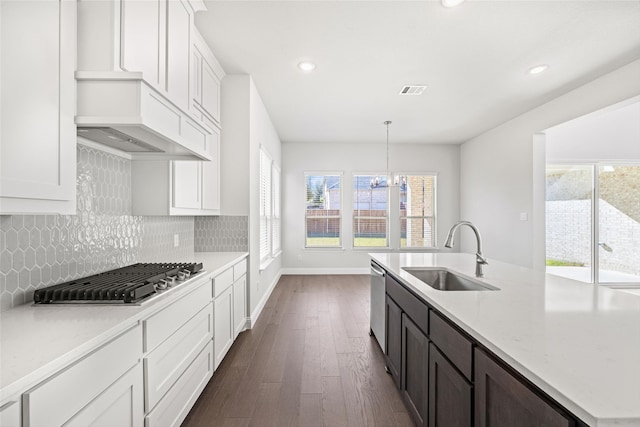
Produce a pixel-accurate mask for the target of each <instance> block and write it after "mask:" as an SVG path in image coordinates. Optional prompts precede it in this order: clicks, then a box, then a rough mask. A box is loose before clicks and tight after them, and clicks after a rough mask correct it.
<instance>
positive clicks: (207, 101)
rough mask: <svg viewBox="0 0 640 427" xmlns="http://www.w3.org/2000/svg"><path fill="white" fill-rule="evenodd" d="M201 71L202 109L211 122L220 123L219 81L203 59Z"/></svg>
mask: <svg viewBox="0 0 640 427" xmlns="http://www.w3.org/2000/svg"><path fill="white" fill-rule="evenodd" d="M201 64H202V70H201V79H202V80H201V82H202V83H201V86H202V87H201V91H202V92H201V93H202V101H201V102H202V108H204V110H205V112H206V113H208V114H209V115H210V116H211V118H212V119H213V120H215V121H216V122H217V123H220V79H218V76H217V75H216V73H215V72H214V71H213V68H212V67H211V65H209V63H208V62H207V60H206V58H203V60H202V62H201Z"/></svg>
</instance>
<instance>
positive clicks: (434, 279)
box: [402, 267, 500, 291]
mask: <svg viewBox="0 0 640 427" xmlns="http://www.w3.org/2000/svg"><path fill="white" fill-rule="evenodd" d="M402 269H403V270H404V271H406V272H407V273H409V274H411V275H412V276H414V277H415V278H417V279H418V280H421V281H423V282H424V283H426V284H427V285H429V286H431V287H432V288H433V289H437V290H439V291H499V290H500V289H498V288H496V287H494V286H491V285H487V284H486V283H481V282H476V281H475V280H471V279H468V278H466V277H462V276H459V275H457V274H455V273H451V272H450V271H447V270H437V269H433V268H423V267H403V268H402Z"/></svg>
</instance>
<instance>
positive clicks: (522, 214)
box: [520, 212, 529, 221]
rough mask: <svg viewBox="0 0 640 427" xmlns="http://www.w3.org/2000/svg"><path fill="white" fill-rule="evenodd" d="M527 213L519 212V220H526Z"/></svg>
mask: <svg viewBox="0 0 640 427" xmlns="http://www.w3.org/2000/svg"><path fill="white" fill-rule="evenodd" d="M528 220H529V215H527V213H526V212H520V221H528Z"/></svg>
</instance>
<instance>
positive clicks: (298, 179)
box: [282, 142, 460, 273]
mask: <svg viewBox="0 0 640 427" xmlns="http://www.w3.org/2000/svg"><path fill="white" fill-rule="evenodd" d="M459 153H460V149H459V146H457V145H431V144H391V148H390V155H389V157H390V160H389V162H390V164H389V169H391V170H392V171H394V172H402V173H421V172H436V173H437V174H438V177H437V213H436V215H437V218H436V227H437V231H436V232H437V237H436V238H437V242H438V245H439V246H441V245H442V243H443V241H444V238H445V237H446V233H447V231H448V229H449V228H450V227H451V226H452V225H453V224H454V223H455V222H456V221H457V220H458V212H459V196H458V193H459V176H460V167H459ZM385 169H386V146H385V144H380V143H375V144H317V145H316V144H313V145H311V144H300V143H288V142H286V143H283V144H282V181H283V205H282V209H283V251H284V259H283V271H285V272H288V273H314V272H315V273H319V272H325V273H328V272H329V273H330V272H334V273H351V272H360V273H362V272H367V271H368V266H369V259H368V257H367V253H368V252H373V250H367V249H353V248H352V241H351V237H352V234H351V232H350V230H351V229H352V223H353V222H352V213H351V211H350V210H349V209H350V208H352V206H353V193H352V174H353V173H362V172H364V173H375V172H378V173H381V172H382V173H384V172H385ZM305 172H342V173H343V183H342V187H343V199H342V200H343V206H344V208H345V209H346V210H343V213H342V221H343V224H342V231H343V246H344V248H345V249H344V250H336V249H315V248H314V249H305V248H304V243H305V236H304V233H305V225H304V217H305V206H306V205H305V194H306V192H305V181H304V173H305ZM392 191H398V189H397V188H395V189H392ZM396 200H398V199H397V198H396ZM345 231H349V232H348V234H345Z"/></svg>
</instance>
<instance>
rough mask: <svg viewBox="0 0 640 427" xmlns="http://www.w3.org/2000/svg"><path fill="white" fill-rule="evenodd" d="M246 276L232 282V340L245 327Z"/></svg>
mask: <svg viewBox="0 0 640 427" xmlns="http://www.w3.org/2000/svg"><path fill="white" fill-rule="evenodd" d="M246 295H247V276H246V275H245V276H242V277H240V278H239V279H238V280H236V281H235V282H233V325H234V326H233V329H234V331H233V338H234V339H235V338H237V337H238V334H239V333H240V332H242V331H244V329H245V328H246V325H247V314H246V306H247V297H246Z"/></svg>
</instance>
